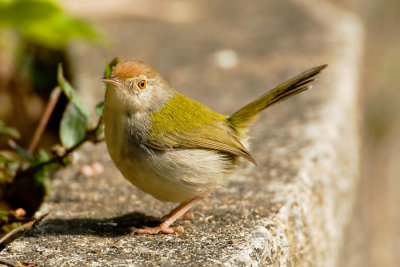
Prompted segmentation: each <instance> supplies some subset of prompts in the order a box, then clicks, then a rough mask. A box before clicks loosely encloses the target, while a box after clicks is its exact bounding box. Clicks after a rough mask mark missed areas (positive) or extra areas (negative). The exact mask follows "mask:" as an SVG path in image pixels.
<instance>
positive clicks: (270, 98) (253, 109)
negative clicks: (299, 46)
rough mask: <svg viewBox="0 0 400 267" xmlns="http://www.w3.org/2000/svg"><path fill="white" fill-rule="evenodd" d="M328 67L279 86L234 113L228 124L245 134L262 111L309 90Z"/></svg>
mask: <svg viewBox="0 0 400 267" xmlns="http://www.w3.org/2000/svg"><path fill="white" fill-rule="evenodd" d="M327 66H328V65H327V64H324V65H321V66H318V67H315V68H312V69H309V70H307V71H305V72H303V73H300V74H299V75H297V76H295V77H293V78H292V79H290V80H288V81H286V82H284V83H282V84H280V85H278V86H277V87H275V88H274V89H272V90H270V91H268V92H267V93H266V94H264V95H263V96H261V97H260V98H258V99H256V100H254V101H253V102H251V103H249V104H247V105H246V106H244V107H243V108H241V109H239V110H238V111H236V112H235V113H233V114H232V115H231V116H229V117H228V119H227V122H228V123H229V124H230V125H232V126H233V128H234V129H236V130H237V131H238V132H239V133H240V132H244V133H245V132H246V131H247V129H248V128H249V127H250V126H251V124H252V123H253V122H254V120H255V119H256V118H257V117H258V114H259V113H260V112H261V111H262V110H264V109H266V108H267V107H269V106H271V105H273V104H275V103H278V102H280V101H283V100H286V99H288V98H289V97H291V96H294V95H296V94H298V93H301V92H303V91H305V90H307V89H310V88H311V85H310V83H311V82H313V81H314V80H315V79H314V77H315V76H316V75H318V74H319V73H320V72H321V71H322V70H323V69H325V68H326V67H327Z"/></svg>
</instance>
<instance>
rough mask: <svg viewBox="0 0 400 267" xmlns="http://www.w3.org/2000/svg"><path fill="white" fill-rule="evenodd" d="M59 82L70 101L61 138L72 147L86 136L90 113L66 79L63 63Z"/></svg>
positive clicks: (62, 125)
mask: <svg viewBox="0 0 400 267" xmlns="http://www.w3.org/2000/svg"><path fill="white" fill-rule="evenodd" d="M58 83H59V85H60V87H61V89H62V90H63V92H64V94H65V95H66V96H67V98H68V99H69V101H70V103H69V105H68V107H67V109H66V110H65V112H64V115H63V118H62V120H61V125H60V140H61V144H62V145H63V146H64V147H66V148H71V147H73V146H75V145H76V144H78V143H79V142H80V141H82V140H83V138H84V137H85V133H86V127H87V123H88V121H89V119H90V114H89V112H88V111H87V110H86V108H85V107H84V106H83V105H82V103H81V101H80V99H79V97H78V96H77V94H76V92H75V90H74V88H73V87H72V86H71V85H70V84H69V83H68V81H67V80H66V79H65V77H64V75H63V70H62V67H61V65H60V66H59V68H58Z"/></svg>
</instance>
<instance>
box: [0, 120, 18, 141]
mask: <svg viewBox="0 0 400 267" xmlns="http://www.w3.org/2000/svg"><path fill="white" fill-rule="evenodd" d="M4 135H8V136H10V137H12V138H15V139H18V138H19V137H20V135H19V132H18V131H17V130H16V129H14V128H10V127H7V126H6V125H5V124H4V122H3V121H2V120H0V137H2V136H4Z"/></svg>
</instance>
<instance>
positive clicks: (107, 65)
mask: <svg viewBox="0 0 400 267" xmlns="http://www.w3.org/2000/svg"><path fill="white" fill-rule="evenodd" d="M119 62H120V60H119V58H117V57H116V58H114V59H113V60H111V61H110V62H107V61H105V62H104V65H105V70H104V77H110V75H111V72H112V70H113V68H114V67H115V66H116V65H117V64H118V63H119Z"/></svg>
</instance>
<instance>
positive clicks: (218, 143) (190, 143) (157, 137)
mask: <svg viewBox="0 0 400 267" xmlns="http://www.w3.org/2000/svg"><path fill="white" fill-rule="evenodd" d="M188 110H190V112H187V111H188ZM226 119H227V116H223V115H220V114H218V113H216V112H214V111H212V110H211V109H209V108H208V107H206V106H204V105H202V104H200V103H198V102H196V101H194V100H192V99H190V98H187V97H185V96H184V95H181V94H179V93H176V92H175V94H174V96H173V97H172V98H171V99H170V100H169V101H168V102H167V103H166V104H165V105H164V106H163V107H162V108H161V109H160V110H159V111H156V112H154V113H152V115H151V122H152V123H151V130H150V132H149V135H148V139H147V143H146V145H148V146H150V147H152V148H154V149H158V150H170V149H179V148H184V149H188V148H202V149H211V150H217V151H222V152H226V153H229V154H232V155H236V156H242V157H244V158H246V159H248V160H249V161H251V162H253V163H255V160H254V159H253V157H252V156H251V155H250V153H249V152H248V151H247V149H246V148H245V147H244V146H243V144H242V143H241V142H240V140H239V137H238V135H237V133H236V132H235V131H234V130H233V129H232V128H231V127H230V126H229V125H228V124H227V123H226Z"/></svg>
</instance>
